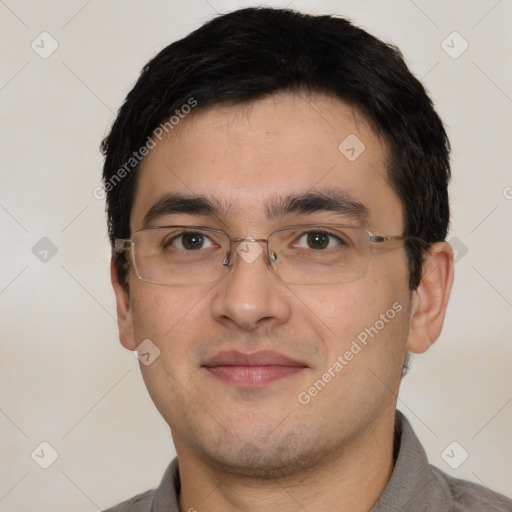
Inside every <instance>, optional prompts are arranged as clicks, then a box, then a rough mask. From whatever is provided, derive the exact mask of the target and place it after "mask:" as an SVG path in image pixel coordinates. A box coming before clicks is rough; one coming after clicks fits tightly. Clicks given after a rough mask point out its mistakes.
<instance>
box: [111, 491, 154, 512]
mask: <svg viewBox="0 0 512 512" xmlns="http://www.w3.org/2000/svg"><path fill="white" fill-rule="evenodd" d="M154 494H155V491H146V492H144V493H142V494H137V496H134V497H133V498H131V499H129V500H126V501H123V502H122V503H119V504H118V505H116V506H115V507H111V508H109V509H107V510H104V512H150V510H151V504H152V502H153V495H154Z"/></svg>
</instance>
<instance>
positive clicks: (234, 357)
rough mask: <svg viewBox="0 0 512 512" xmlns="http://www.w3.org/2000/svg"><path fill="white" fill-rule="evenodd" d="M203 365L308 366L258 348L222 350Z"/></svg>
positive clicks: (277, 353) (207, 366)
mask: <svg viewBox="0 0 512 512" xmlns="http://www.w3.org/2000/svg"><path fill="white" fill-rule="evenodd" d="M203 366H204V367H206V368H212V367H215V366H290V367H303V368H306V367H308V365H307V364H305V363H304V362H302V361H297V360H295V359H292V358H291V357H288V356H285V355H284V354H281V353H279V352H274V351H270V350H260V351H258V352H241V351H238V350H232V351H222V352H218V353H217V354H215V355H214V356H213V357H211V358H209V359H207V360H206V361H205V362H204V363H203Z"/></svg>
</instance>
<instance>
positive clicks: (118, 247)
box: [112, 238, 132, 252]
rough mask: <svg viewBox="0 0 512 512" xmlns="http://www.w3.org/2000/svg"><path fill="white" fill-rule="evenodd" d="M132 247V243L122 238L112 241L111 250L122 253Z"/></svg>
mask: <svg viewBox="0 0 512 512" xmlns="http://www.w3.org/2000/svg"><path fill="white" fill-rule="evenodd" d="M131 246H132V241H131V240H127V239H122V238H116V239H115V240H114V246H113V247H112V250H113V251H114V252H123V251H124V250H125V249H129V248H130V247H131Z"/></svg>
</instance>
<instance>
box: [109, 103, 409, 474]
mask: <svg viewBox="0 0 512 512" xmlns="http://www.w3.org/2000/svg"><path fill="white" fill-rule="evenodd" d="M348 136H350V137H351V139H348V141H349V142H351V144H348V147H347V143H345V146H344V145H343V144H342V146H341V150H340V149H339V146H340V143H342V141H344V140H345V139H346V138H347V137H348ZM354 136H356V137H357V139H359V141H360V142H362V143H363V144H364V151H362V152H361V148H362V146H361V145H357V144H360V142H358V143H357V144H356V145H354V141H356V139H355V138H354ZM351 147H354V148H355V149H354V151H352V150H351V149H350V148H351ZM358 153H360V154H358ZM354 156H356V158H355V159H354ZM348 157H350V158H348ZM386 160H387V154H386V145H385V144H384V142H383V141H382V140H381V139H379V137H377V136H376V135H375V134H374V133H373V131H372V130H371V129H370V128H369V126H368V124H367V123H366V122H365V120H364V118H363V117H362V116H361V115H359V114H358V113H357V112H356V111H355V110H354V109H353V108H352V107H350V106H348V105H346V104H345V103H343V102H341V101H339V100H337V99H333V98H330V97H323V96H313V97H311V98H308V99H304V98H301V97H299V96H296V95H287V94H283V95H278V96H274V97H272V98H269V99H265V100H261V101H257V102H254V103H252V104H250V105H248V106H247V105H245V106H231V107H222V108H212V109H208V110H204V111H202V112H198V113H195V114H193V115H191V116H189V118H186V119H185V120H183V121H182V122H181V123H180V125H179V132H178V133H177V134H173V137H172V139H169V140H162V141H161V142H157V144H156V147H155V148H154V149H152V150H151V151H150V153H149V155H148V156H147V157H146V159H145V160H144V162H143V165H142V168H141V170H140V174H139V176H138V182H137V188H136V196H135V201H134V205H133V210H132V214H131V230H132V233H133V232H135V231H136V230H138V229H141V228H143V227H148V226H167V225H174V224H180V225H183V224H184V225H193V226H203V227H209V228H215V229H221V230H223V231H225V232H227V233H228V234H229V235H230V236H231V237H232V238H235V237H240V238H244V237H247V236H251V237H254V238H263V239H264V238H267V236H268V235H269V234H270V233H271V232H273V231H275V230H277V229H280V228H284V227H287V226H293V225H299V224H322V223H338V224H344V225H352V226H364V227H366V228H367V229H368V230H369V231H371V232H372V233H373V234H376V235H385V234H391V235H399V234H402V233H403V230H404V220H403V211H402V207H401V203H400V200H399V199H398V197H397V196H396V195H395V193H394V191H393V190H392V189H391V187H390V185H389V184H388V182H387V180H386ZM324 192H329V193H332V192H335V193H339V194H340V195H342V196H343V197H346V198H347V197H348V198H350V199H351V200H352V201H354V202H357V203H360V204H361V205H364V207H365V209H366V214H365V215H360V216H354V215H352V214H351V213H350V212H347V211H343V209H339V208H338V209H336V208H335V209H333V208H332V205H331V206H329V205H327V204H326V205H324V206H322V205H320V206H318V204H317V206H316V207H315V208H314V209H313V210H314V211H307V210H306V209H303V211H301V210H300V209H299V210H298V211H294V210H291V211H288V212H281V213H282V214H280V215H277V216H275V215H274V216H273V217H272V218H270V217H269V216H268V210H269V205H271V204H276V203H279V201H280V200H283V198H287V197H290V196H300V195H303V194H307V193H319V194H321V193H324ZM170 193H172V194H183V195H185V196H189V197H190V196H204V197H206V198H208V199H210V200H211V201H213V202H217V203H218V204H221V205H223V206H224V208H223V211H222V212H220V211H219V212H218V214H212V213H211V212H210V213H204V212H203V213H191V212H188V213H187V212H177V211H171V212H167V213H166V212H165V209H164V211H161V212H160V215H158V216H157V217H154V218H153V219H152V220H151V221H150V222H149V224H145V223H144V218H145V216H146V214H147V213H148V211H149V210H150V209H151V208H152V207H153V206H154V205H155V204H157V203H159V201H161V200H162V198H163V197H164V196H165V195H166V194H170ZM320 203H321V201H320ZM407 284H408V267H407V262H406V254H405V250H404V249H403V247H400V246H399V247H397V248H395V249H394V250H391V251H381V250H380V249H378V248H374V249H372V254H371V257H370V262H369V267H368V271H367V273H366V275H365V276H364V277H362V278H360V279H358V280H355V281H351V282H344V283H335V284H322V285H310V284H309V285H304V284H289V283H285V282H283V281H282V280H280V279H279V277H278V276H277V275H276V274H275V273H274V271H273V269H272V267H271V265H270V263H269V261H268V259H267V257H266V254H265V253H263V254H262V255H260V256H259V257H258V258H256V259H255V260H254V261H252V262H251V263H248V262H246V261H245V260H243V259H242V258H240V257H238V258H236V261H235V262H234V264H233V266H232V267H231V269H230V270H229V271H228V272H227V273H226V274H225V275H224V277H223V278H221V279H220V280H219V281H217V282H214V283H209V284H204V285H202V284H201V285H190V286H186V285H185V286H165V285H157V284H152V283H147V282H144V281H141V280H140V279H138V277H137V275H136V274H135V272H134V271H133V269H132V270H130V274H129V289H130V293H129V295H127V294H126V293H125V292H122V291H120V287H119V286H118V287H117V288H116V289H117V299H118V307H119V308H120V309H119V311H120V312H121V313H120V318H121V320H122V322H123V325H124V329H122V334H121V339H122V342H123V344H124V346H125V347H127V348H130V349H132V350H133V349H135V348H136V346H137V345H138V344H139V343H141V342H142V341H143V340H145V339H150V340H151V341H152V343H154V344H155V345H156V346H157V347H158V349H159V350H160V356H159V357H158V358H157V359H155V361H154V362H153V363H152V364H150V365H148V366H145V365H143V364H141V370H142V373H143V377H144V379H145V382H146V385H147V387H148V390H149V393H150V394H151V397H152V399H153V401H154V402H155V404H156V406H157V408H158V409H159V411H160V413H161V414H162V416H163V417H164V418H165V420H166V421H167V423H168V424H169V425H170V427H171V431H172V435H173V438H174V441H175V445H176V449H177V452H178V456H180V454H182V453H188V454H191V455H194V456H197V457H200V458H201V459H202V460H206V461H209V462H211V463H212V464H214V465H216V466H217V467H223V468H229V469H230V470H231V471H234V472H239V473H246V474H252V475H260V476H262V475H265V476H267V477H271V476H275V475H278V474H283V473H285V472H292V471H299V470H301V469H303V468H304V467H305V466H311V465H312V464H315V463H317V462H319V461H321V460H323V461H325V458H326V457H330V456H334V455H339V454H340V451H342V450H344V449H347V447H348V446H349V445H350V443H351V441H353V440H354V439H356V438H357V437H358V436H362V435H363V434H364V433H365V432H368V431H369V429H371V428H372V425H375V424H377V422H378V421H379V420H380V419H381V418H382V417H383V416H384V415H386V414H388V415H389V414H390V411H394V407H395V399H396V397H395V396H394V392H395V391H396V390H397V388H398V385H399V381H400V377H401V371H402V365H403V362H404V358H405V354H406V350H407V348H408V347H407V339H408V334H409V327H410V318H411V313H410V312H411V309H414V308H412V305H411V300H414V294H413V295H412V299H411V294H410V292H409V290H408V286H407ZM123 304H124V306H123ZM123 319H124V320H123Z"/></svg>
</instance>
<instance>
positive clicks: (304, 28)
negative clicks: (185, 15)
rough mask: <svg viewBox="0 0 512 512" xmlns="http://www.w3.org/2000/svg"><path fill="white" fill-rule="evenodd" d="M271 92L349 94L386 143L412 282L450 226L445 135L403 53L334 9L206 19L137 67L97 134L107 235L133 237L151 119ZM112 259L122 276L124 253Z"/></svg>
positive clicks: (257, 11)
mask: <svg viewBox="0 0 512 512" xmlns="http://www.w3.org/2000/svg"><path fill="white" fill-rule="evenodd" d="M278 92H291V93H300V94H303V93H306V94H311V93H313V94H314V93H321V94H327V95H330V96H332V97H335V98H339V99H341V100H343V101H345V102H348V103H349V104H351V105H353V106H354V107H355V108H357V109H358V110H359V111H360V112H361V113H362V114H363V115H364V116H365V118H366V119H367V121H368V122H369V123H370V125H371V127H372V129H373V130H374V131H375V133H376V134H377V135H379V136H381V137H382V138H383V139H384V140H385V141H386V142H387V145H388V149H389V155H390V157H389V161H388V162H387V179H388V182H389V184H390V186H391V187H392V188H393V189H394V191H395V192H396V193H397V195H398V197H399V198H400V200H401V202H402V205H403V208H404V212H405V219H404V221H405V231H404V234H405V235H409V236H414V237H418V238H420V239H422V240H423V241H424V242H425V243H424V244H422V243H419V244H418V243H417V242H412V241H411V242H408V243H407V245H406V248H407V255H408V262H409V275H410V277H409V288H410V289H411V290H414V289H415V288H416V287H417V286H418V284H419V282H420V280H421V271H422V264H423V259H424V256H425V250H427V248H428V246H429V245H431V244H432V243H435V242H439V241H443V240H444V239H445V237H446V234H447V231H448V224H449V216H450V212H449V204H448V190H447V188H448V182H449V180H450V162H449V152H450V145H449V141H448V138H447V135H446V132H445V129H444V127H443V123H442V121H441V119H440V118H439V116H438V115H437V113H436V112H435V110H434V107H433V104H432V101H431V100H430V98H429V97H428V95H427V93H426V91H425V89H424V87H423V86H422V85H421V83H420V82H419V80H418V79H416V78H415V77H414V76H413V75H412V73H411V72H410V71H409V69H408V68H407V65H406V64H405V62H404V59H403V57H402V54H401V53H400V51H399V50H398V49H397V48H396V47H394V46H393V45H391V44H386V43H384V42H382V41H381V40H379V39H377V38H376V37H374V36H372V35H371V34H369V33H367V32H366V31H364V30H363V29H361V28H358V27H356V26H354V25H353V24H352V23H351V22H350V21H348V20H347V19H345V18H342V17H338V16H330V15H320V16H314V15H308V14H303V13H300V12H297V11H293V10H289V9H273V8H247V9H240V10H237V11H233V12H230V13H227V14H224V15H220V16H218V17H216V18H214V19H212V20H211V21H209V22H207V23H206V24H204V25H203V26H201V27H200V28H199V29H197V30H195V31H194V32H192V33H191V34H189V35H188V36H187V37H185V38H183V39H181V40H179V41H176V42H174V43H172V44H170V45H169V46H167V47H166V48H164V49H163V50H162V51H161V52H160V53H158V55H156V56H155V57H154V58H153V59H152V60H151V61H150V62H149V63H148V64H147V65H146V66H144V68H143V70H142V72H141V75H140V77H139V79H138V81H137V83H136V84H135V86H134V87H133V89H132V90H131V91H130V92H129V94H128V96H127V97H126V100H125V102H124V103H123V105H122V107H121V108H120V110H119V112H118V115H117V118H116V120H115V122H114V124H113V126H112V129H111V131H110V134H109V135H108V136H107V137H106V138H105V139H104V140H103V142H102V144H101V150H102V153H103V155H104V156H105V164H104V168H103V180H104V187H105V191H106V200H107V217H108V230H109V237H110V240H111V243H112V244H113V243H114V239H116V238H129V237H130V235H131V233H130V214H131V210H132V204H133V199H134V193H135V188H136V176H137V169H138V167H139V162H140V160H141V158H142V157H141V155H140V148H143V147H144V146H145V145H146V144H147V141H149V140H150V137H151V136H152V134H153V132H154V131H155V129H157V128H158V127H159V126H160V125H162V123H166V125H167V126H168V127H169V128H170V127H172V124H173V123H171V122H170V120H172V118H173V116H174V117H175V114H176V113H179V112H181V110H180V109H182V108H184V105H192V104H193V105H194V112H196V111H198V110H202V109H207V108H209V107H212V106H217V105H236V104H243V103H248V102H252V101H255V100H258V99H262V98H265V97H268V96H270V95H273V94H275V93H278ZM192 102H193V103H192ZM192 115H193V114H192ZM340 142H341V141H340ZM116 264H117V270H118V273H119V277H120V280H121V282H123V283H126V278H127V273H126V272H127V260H126V256H125V255H124V254H121V255H119V257H118V259H117V262H116Z"/></svg>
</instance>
